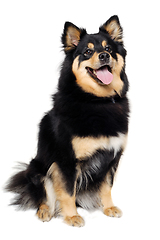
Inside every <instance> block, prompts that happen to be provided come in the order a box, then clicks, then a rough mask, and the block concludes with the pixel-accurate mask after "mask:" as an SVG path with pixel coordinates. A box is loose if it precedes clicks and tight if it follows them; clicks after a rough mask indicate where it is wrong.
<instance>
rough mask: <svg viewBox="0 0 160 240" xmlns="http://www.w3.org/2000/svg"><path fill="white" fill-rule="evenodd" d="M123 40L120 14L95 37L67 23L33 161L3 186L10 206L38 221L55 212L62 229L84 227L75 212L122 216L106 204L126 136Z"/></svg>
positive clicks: (126, 114) (114, 207) (119, 211)
mask: <svg viewBox="0 0 160 240" xmlns="http://www.w3.org/2000/svg"><path fill="white" fill-rule="evenodd" d="M122 34H123V32H122V27H121V26H120V22H119V19H118V17H117V16H112V17H111V18H110V19H109V20H108V21H107V22H106V23H105V24H103V25H102V26H101V27H100V29H99V33H97V34H87V32H86V30H85V29H79V28H78V27H76V26H75V25H73V24H72V23H70V22H66V23H65V26H64V32H63V35H62V43H63V47H64V51H65V54H66V57H65V60H64V63H63V65H62V69H61V74H60V79H59V84H58V91H57V93H56V94H55V95H54V97H53V98H54V106H53V108H52V109H51V111H49V112H48V113H47V114H46V115H45V116H44V118H43V119H42V121H41V123H40V131H39V138H38V151H37V155H36V157H35V158H34V159H33V160H32V161H31V162H30V164H29V165H24V169H22V170H21V172H18V173H17V174H16V175H14V176H13V177H12V178H11V179H10V180H9V183H8V185H7V187H6V189H7V190H8V191H12V192H14V193H16V197H15V199H14V201H13V202H12V204H14V205H18V206H19V207H20V208H22V209H28V208H37V209H38V211H37V216H38V217H39V218H40V219H41V220H42V221H49V220H50V219H51V218H52V217H53V216H55V215H57V214H59V215H62V216H63V218H64V221H65V222H66V223H67V224H69V225H72V226H78V227H80V226H83V225H84V220H83V218H82V217H81V216H80V215H79V214H78V213H77V208H76V206H81V207H84V208H87V209H90V208H99V209H102V211H103V213H104V214H105V215H107V216H110V217H121V215H122V212H121V210H120V209H119V208H118V207H116V206H114V204H113V202H112V198H111V189H112V185H113V181H114V175H115V172H116V170H117V167H118V164H119V160H120V157H121V155H122V153H123V151H124V149H125V146H126V141H127V132H128V114H129V106H128V99H127V97H126V93H127V91H128V80H127V76H126V74H125V56H126V50H125V49H124V47H123V38H122V37H123V36H122Z"/></svg>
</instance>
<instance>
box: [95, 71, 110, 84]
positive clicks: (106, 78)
mask: <svg viewBox="0 0 160 240" xmlns="http://www.w3.org/2000/svg"><path fill="white" fill-rule="evenodd" d="M96 74H97V78H98V79H99V80H101V81H102V82H103V83H104V84H106V85H108V84H110V83H111V82H112V80H113V74H112V73H110V72H109V71H108V68H107V67H106V68H103V69H99V70H96Z"/></svg>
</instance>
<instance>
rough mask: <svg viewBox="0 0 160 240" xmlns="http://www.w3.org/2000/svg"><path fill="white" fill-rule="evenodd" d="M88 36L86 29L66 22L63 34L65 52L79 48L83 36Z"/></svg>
mask: <svg viewBox="0 0 160 240" xmlns="http://www.w3.org/2000/svg"><path fill="white" fill-rule="evenodd" d="M85 34H86V30H85V29H80V28H78V27H77V26H75V25H74V24H73V23H71V22H66V23H65V25H64V31H63V34H62V44H63V47H64V50H65V52H68V51H70V50H73V49H75V48H76V47H77V45H78V43H79V41H80V39H81V38H82V36H84V35H85Z"/></svg>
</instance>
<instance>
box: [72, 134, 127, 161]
mask: <svg viewBox="0 0 160 240" xmlns="http://www.w3.org/2000/svg"><path fill="white" fill-rule="evenodd" d="M126 142H127V135H124V134H121V133H120V134H119V136H117V137H109V138H107V137H104V136H100V137H97V138H94V137H84V138H81V137H77V136H75V137H74V138H73V139H72V146H73V150H74V152H75V155H76V158H78V159H79V160H81V159H83V158H85V157H89V156H91V155H92V154H94V153H95V152H96V150H98V149H108V150H111V149H113V150H115V152H117V151H119V150H120V148H122V149H124V148H125V146H126Z"/></svg>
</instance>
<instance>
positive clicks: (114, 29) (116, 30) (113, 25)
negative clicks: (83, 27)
mask: <svg viewBox="0 0 160 240" xmlns="http://www.w3.org/2000/svg"><path fill="white" fill-rule="evenodd" d="M100 31H103V32H105V31H106V32H107V33H108V34H109V35H110V37H111V38H112V39H113V40H114V41H117V42H121V43H123V29H122V27H121V25H120V22H119V18H118V16H116V15H114V16H112V17H111V18H109V19H108V21H107V22H106V23H104V24H103V25H102V26H101V27H100Z"/></svg>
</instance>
